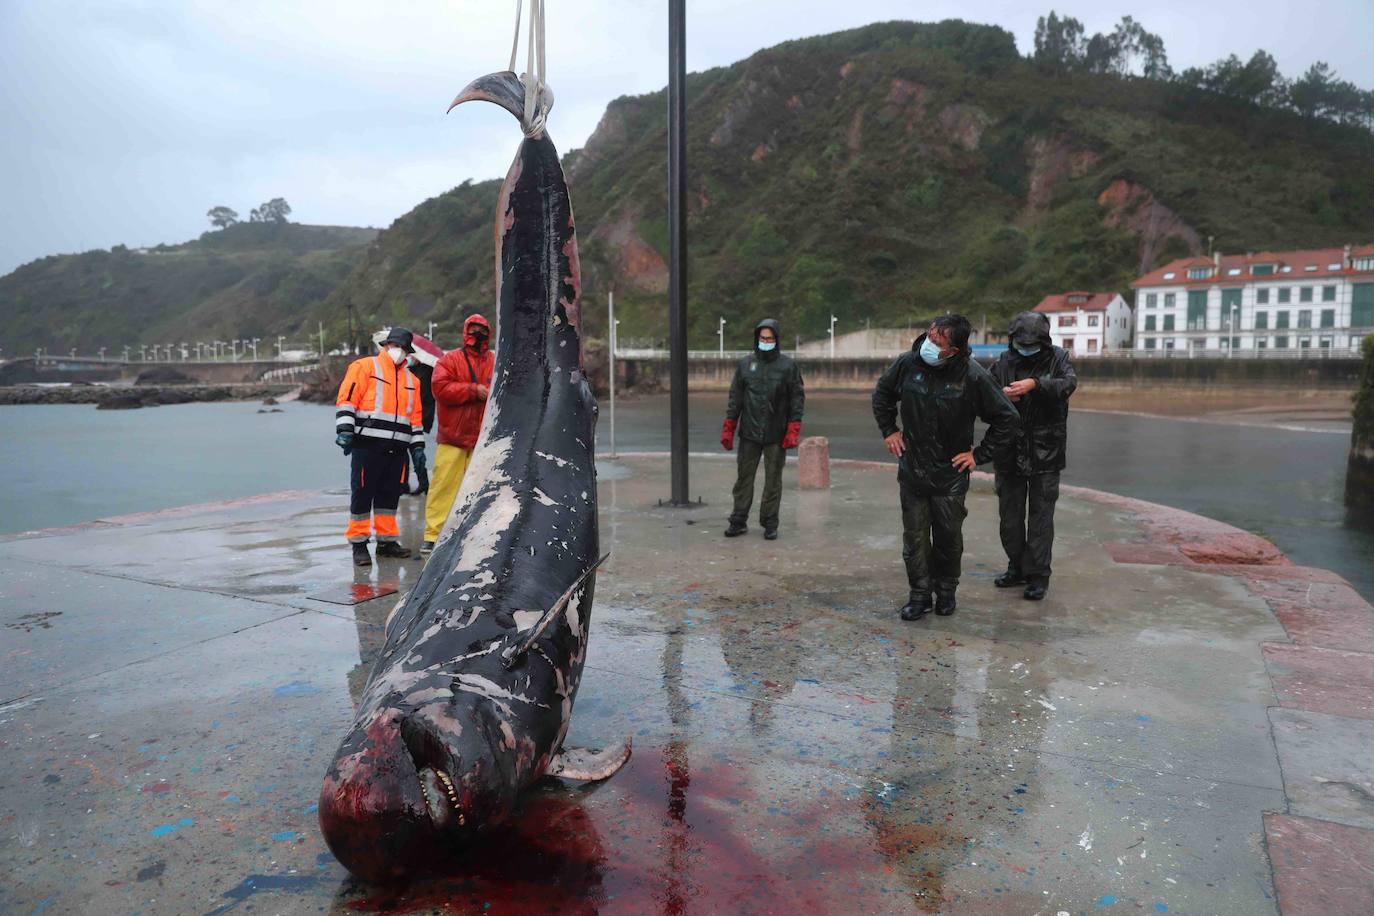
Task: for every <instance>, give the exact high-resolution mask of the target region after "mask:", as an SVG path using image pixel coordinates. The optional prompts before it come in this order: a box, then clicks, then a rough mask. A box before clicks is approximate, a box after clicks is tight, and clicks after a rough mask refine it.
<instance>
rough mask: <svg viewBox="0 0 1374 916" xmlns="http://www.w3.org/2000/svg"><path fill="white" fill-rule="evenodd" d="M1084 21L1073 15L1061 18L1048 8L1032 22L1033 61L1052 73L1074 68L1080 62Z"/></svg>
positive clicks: (1081, 58) (1082, 53) (1081, 60)
mask: <svg viewBox="0 0 1374 916" xmlns="http://www.w3.org/2000/svg"><path fill="white" fill-rule="evenodd" d="M1084 51H1085V48H1084V43H1083V23H1081V22H1079V21H1078V20H1077V19H1074V18H1073V17H1072V16H1065V17H1064V18H1063V19H1060V18H1059V17H1058V16H1057V15H1055V12H1054V10H1050V14H1049V15H1048V16H1041V17H1040V18H1039V19H1038V20H1036V23H1035V62H1036V63H1037V64H1039V65H1040V68H1041V69H1043V70H1048V71H1049V72H1051V73H1067V72H1068V71H1070V70H1077V69H1078V68H1079V67H1080V66H1081V65H1082V63H1083V55H1084Z"/></svg>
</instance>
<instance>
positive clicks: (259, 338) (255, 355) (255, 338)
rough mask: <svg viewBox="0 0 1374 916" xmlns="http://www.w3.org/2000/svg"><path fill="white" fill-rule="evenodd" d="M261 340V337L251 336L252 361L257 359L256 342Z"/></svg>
mask: <svg viewBox="0 0 1374 916" xmlns="http://www.w3.org/2000/svg"><path fill="white" fill-rule="evenodd" d="M261 341H262V338H261V337H254V338H253V361H254V362H257V360H258V344H259V343H260V342H261Z"/></svg>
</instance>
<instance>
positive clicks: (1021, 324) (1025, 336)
mask: <svg viewBox="0 0 1374 916" xmlns="http://www.w3.org/2000/svg"><path fill="white" fill-rule="evenodd" d="M1014 344H1020V345H1021V346H1023V347H1029V346H1031V345H1032V344H1039V345H1040V346H1041V347H1043V348H1044V349H1046V350H1048V349H1050V348H1051V347H1053V346H1054V341H1053V340H1052V339H1051V338H1050V320H1049V318H1047V317H1046V316H1045V315H1042V314H1041V313H1040V312H1022V313H1021V314H1019V315H1017V316H1016V317H1015V318H1013V319H1012V320H1011V327H1010V328H1008V329H1007V349H1008V350H1012V349H1013V345H1014ZM1013 352H1015V351H1014V350H1013Z"/></svg>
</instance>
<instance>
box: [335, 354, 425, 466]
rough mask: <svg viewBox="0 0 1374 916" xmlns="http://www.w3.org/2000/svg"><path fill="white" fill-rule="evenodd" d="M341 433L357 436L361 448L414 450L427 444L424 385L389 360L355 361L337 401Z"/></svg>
mask: <svg viewBox="0 0 1374 916" xmlns="http://www.w3.org/2000/svg"><path fill="white" fill-rule="evenodd" d="M334 406H335V407H337V408H338V410H337V411H336V412H335V414H334V416H335V418H336V419H335V421H334V423H335V427H336V431H337V432H341V433H355V434H356V435H357V437H358V438H357V439H356V440H355V443H356V444H357V445H366V444H367V443H368V442H395V443H397V444H399V445H403V446H410V445H411V444H421V443H423V442H424V441H425V431H424V427H423V426H421V425H420V424H421V422H422V420H421V407H420V382H419V380H418V379H417V378H415V376H414V375H413V374H411V371H410V370H409V369H407V368H406V367H405V366H404V365H401V366H398V365H396V364H395V363H393V362H392V361H391V358H390V357H389V356H385V355H382V354H378V355H377V356H364V357H363V358H362V359H357V360H354V361H353V364H352V365H351V366H349V367H348V374H347V375H345V376H344V380H343V384H342V385H340V386H339V396H338V398H337V399H336V400H335V401H334Z"/></svg>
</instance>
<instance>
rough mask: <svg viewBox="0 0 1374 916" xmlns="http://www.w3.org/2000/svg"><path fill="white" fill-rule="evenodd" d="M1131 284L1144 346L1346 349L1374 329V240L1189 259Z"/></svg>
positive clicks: (1138, 345) (1139, 336) (1140, 343)
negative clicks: (1334, 245) (1361, 244)
mask: <svg viewBox="0 0 1374 916" xmlns="http://www.w3.org/2000/svg"><path fill="white" fill-rule="evenodd" d="M1131 285H1132V287H1134V288H1135V336H1136V348H1137V349H1140V350H1190V351H1203V350H1221V351H1225V352H1233V351H1234V352H1239V351H1245V350H1250V351H1256V350H1298V351H1301V350H1308V349H1317V350H1344V349H1348V348H1353V347H1358V346H1359V345H1360V340H1361V339H1362V338H1363V337H1364V336H1365V335H1366V334H1371V333H1374V245H1363V246H1353V245H1346V246H1345V247H1344V248H1319V249H1310V250H1305V251H1278V252H1270V251H1266V252H1261V253H1259V254H1246V255H1222V254H1220V253H1218V254H1216V255H1214V256H1212V257H1210V258H1204V257H1195V258H1184V259H1182V260H1178V261H1172V262H1170V263H1169V264H1166V265H1164V266H1163V267H1161V268H1159V269H1157V270H1154V271H1151V272H1150V273H1148V274H1146V275H1145V276H1143V277H1141V278H1140V279H1139V280H1137V281H1135V282H1134V283H1132V284H1131Z"/></svg>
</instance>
